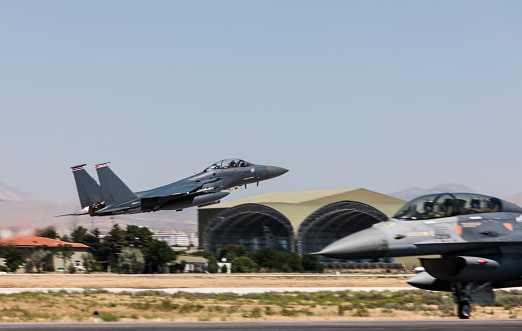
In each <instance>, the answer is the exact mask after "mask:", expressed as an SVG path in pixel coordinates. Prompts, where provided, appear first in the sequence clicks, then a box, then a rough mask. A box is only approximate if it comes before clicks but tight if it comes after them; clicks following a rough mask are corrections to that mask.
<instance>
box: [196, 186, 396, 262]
mask: <svg viewBox="0 0 522 331" xmlns="http://www.w3.org/2000/svg"><path fill="white" fill-rule="evenodd" d="M404 203H405V201H403V200H400V199H396V198H393V197H390V196H387V195H384V194H380V193H377V192H373V191H369V190H366V189H363V188H356V189H339V190H321V191H298V192H272V193H265V194H261V195H257V196H253V197H249V198H245V199H240V200H235V201H231V202H226V203H221V204H217V205H212V206H207V207H203V208H200V209H199V211H198V227H199V233H200V244H201V245H202V246H203V248H204V249H205V250H207V251H212V252H216V251H217V247H224V246H226V245H228V244H240V245H242V246H244V247H245V248H246V249H247V250H249V251H250V252H255V251H256V250H258V249H261V248H265V247H267V246H268V243H267V240H265V234H264V232H263V227H264V226H265V227H268V228H269V229H270V230H271V232H272V233H273V235H274V237H275V238H276V240H277V242H278V243H279V244H280V245H281V246H282V247H283V248H284V249H286V250H289V251H292V252H296V253H298V254H304V253H310V252H317V251H319V250H321V249H322V248H323V247H325V246H326V245H328V244H330V243H331V242H333V241H335V240H337V239H340V238H342V237H344V236H346V235H348V234H351V233H353V232H356V231H359V230H362V229H364V228H367V227H370V226H371V225H372V224H374V223H377V222H381V221H384V220H386V219H387V218H388V217H390V216H391V215H393V214H394V213H395V212H396V211H397V210H398V209H399V208H400V207H402V206H403V205H404Z"/></svg>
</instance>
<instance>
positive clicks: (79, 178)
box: [71, 164, 102, 208]
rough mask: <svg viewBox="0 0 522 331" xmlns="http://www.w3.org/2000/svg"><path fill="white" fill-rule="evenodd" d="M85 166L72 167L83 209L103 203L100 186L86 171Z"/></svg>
mask: <svg viewBox="0 0 522 331" xmlns="http://www.w3.org/2000/svg"><path fill="white" fill-rule="evenodd" d="M84 166H85V164H80V165H77V166H74V167H71V170H72V172H73V175H74V181H75V182H76V189H77V190H78V197H79V198H80V204H81V206H82V208H85V207H88V206H92V205H94V204H96V203H98V202H100V201H102V194H101V189H100V185H98V183H96V181H95V180H94V179H93V178H92V177H91V176H90V175H89V174H88V173H87V171H85V169H84V168H83V167H84Z"/></svg>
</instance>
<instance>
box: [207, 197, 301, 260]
mask: <svg viewBox="0 0 522 331" xmlns="http://www.w3.org/2000/svg"><path fill="white" fill-rule="evenodd" d="M266 228H268V229H269V230H270V232H271V233H272V234H273V236H274V237H275V241H276V242H277V243H278V247H277V248H275V249H276V250H288V251H293V247H292V246H293V245H292V243H293V238H294V230H293V227H292V224H291V223H290V221H289V220H288V218H286V217H285V216H284V215H283V214H281V213H280V212H278V211H277V210H275V209H273V208H270V207H267V206H264V205H260V204H255V203H247V204H242V205H239V206H236V207H232V208H228V209H225V210H223V211H222V212H220V213H218V214H217V215H216V216H214V217H213V218H212V219H211V220H210V222H209V223H208V225H207V226H206V227H205V231H204V236H203V248H204V249H205V250H206V251H209V252H214V253H217V251H218V250H219V249H218V247H225V246H226V245H228V244H239V245H241V246H243V247H245V248H246V249H247V251H248V252H249V254H253V253H255V251H257V250H259V249H262V248H266V247H269V241H270V239H269V240H267V238H266V235H265V229H266ZM271 248H273V247H271Z"/></svg>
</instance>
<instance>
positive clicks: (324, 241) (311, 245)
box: [297, 201, 388, 262]
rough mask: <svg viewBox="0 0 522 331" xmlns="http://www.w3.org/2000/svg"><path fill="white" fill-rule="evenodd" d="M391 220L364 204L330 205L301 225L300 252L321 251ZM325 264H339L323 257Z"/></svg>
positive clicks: (347, 202)
mask: <svg viewBox="0 0 522 331" xmlns="http://www.w3.org/2000/svg"><path fill="white" fill-rule="evenodd" d="M387 219H388V216H386V215H385V214H384V213H382V212H381V211H379V210H377V209H376V208H374V207H372V206H369V205H367V204H365V203H362V202H356V201H339V202H334V203H331V204H328V205H326V206H324V207H322V208H320V209H318V210H317V211H315V212H314V213H312V214H311V215H310V216H308V217H307V218H306V219H305V220H304V221H303V223H301V225H300V227H299V231H298V235H297V253H299V254H305V253H311V252H318V251H320V250H321V249H323V248H324V247H325V246H327V245H329V244H330V243H332V242H334V241H336V240H338V239H341V238H343V237H345V236H347V235H349V234H352V233H354V232H357V231H360V230H363V229H366V228H369V227H371V226H372V225H373V224H375V223H377V222H383V221H386V220H387ZM319 259H320V260H321V261H323V262H327V261H338V260H336V259H330V258H326V257H322V256H321V257H319Z"/></svg>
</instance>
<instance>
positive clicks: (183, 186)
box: [64, 159, 288, 216]
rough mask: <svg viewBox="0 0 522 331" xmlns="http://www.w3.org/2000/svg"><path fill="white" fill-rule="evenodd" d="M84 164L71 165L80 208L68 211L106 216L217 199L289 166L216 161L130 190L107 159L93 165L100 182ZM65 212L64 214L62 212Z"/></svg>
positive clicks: (216, 200) (217, 201) (168, 208)
mask: <svg viewBox="0 0 522 331" xmlns="http://www.w3.org/2000/svg"><path fill="white" fill-rule="evenodd" d="M84 166H85V164H81V165H77V166H74V167H71V169H72V171H73V174H74V179H75V181H76V188H77V189H78V196H79V197H80V203H81V206H82V208H83V210H84V211H83V212H79V213H76V214H71V215H86V214H89V215H90V216H107V215H120V214H135V213H144V212H151V211H158V210H182V209H184V208H188V207H193V206H199V207H202V206H206V205H210V204H214V203H219V201H220V199H222V198H224V197H226V196H227V195H229V194H230V193H229V192H221V191H223V190H227V189H234V188H236V187H242V186H245V188H246V186H247V184H252V183H257V184H259V182H260V181H263V180H267V179H271V178H274V177H278V176H281V175H282V174H284V173H286V172H287V171H288V170H287V169H284V168H280V167H274V166H266V165H256V164H252V163H249V162H246V161H244V160H240V159H226V160H221V161H219V162H216V163H214V164H212V165H210V166H209V167H207V168H206V169H205V170H203V171H202V172H200V173H199V174H196V175H194V176H190V177H187V178H185V179H182V180H180V181H177V182H174V183H171V184H168V185H165V186H161V187H158V188H155V189H152V190H148V191H142V192H132V191H131V190H130V189H129V188H128V187H127V185H125V183H123V181H121V179H120V178H118V176H116V175H115V174H114V172H112V170H111V169H110V168H109V167H108V166H107V163H102V164H98V165H96V166H95V168H96V172H97V173H98V179H99V181H100V184H99V185H98V183H96V181H95V180H94V179H93V178H92V177H91V176H90V175H89V174H88V173H87V171H85V169H84ZM64 216H65V215H64Z"/></svg>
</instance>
